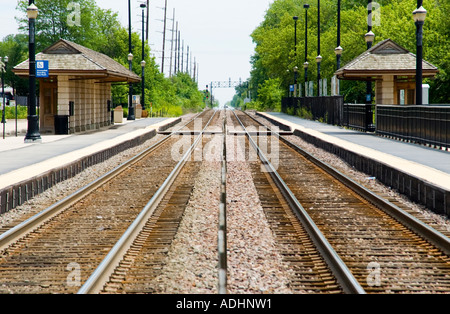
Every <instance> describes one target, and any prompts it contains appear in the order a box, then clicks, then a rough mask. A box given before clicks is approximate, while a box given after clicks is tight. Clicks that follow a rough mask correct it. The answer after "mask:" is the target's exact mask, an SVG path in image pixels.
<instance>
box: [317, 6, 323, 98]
mask: <svg viewBox="0 0 450 314" xmlns="http://www.w3.org/2000/svg"><path fill="white" fill-rule="evenodd" d="M316 62H317V97H319V96H320V94H321V93H320V64H321V63H322V56H321V55H320V0H317V57H316Z"/></svg>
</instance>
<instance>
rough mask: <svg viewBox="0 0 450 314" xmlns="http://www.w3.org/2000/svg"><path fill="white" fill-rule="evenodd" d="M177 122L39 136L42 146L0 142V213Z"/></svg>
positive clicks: (15, 139) (8, 139)
mask: <svg viewBox="0 0 450 314" xmlns="http://www.w3.org/2000/svg"><path fill="white" fill-rule="evenodd" d="M179 121H181V119H180V118H179V119H175V118H170V119H166V118H148V119H139V120H135V121H124V123H122V124H115V125H113V126H110V127H107V128H103V129H101V130H96V131H90V132H84V133H78V134H73V135H41V137H42V143H34V144H29V143H24V135H22V136H18V137H15V136H8V137H5V139H3V138H0V211H1V213H3V212H5V211H8V210H10V209H12V208H14V207H16V206H17V205H20V204H21V203H23V202H24V201H25V200H27V199H29V198H31V197H33V196H34V195H36V194H39V193H42V192H43V191H45V190H46V189H48V188H49V187H51V186H52V185H54V184H56V183H58V182H61V181H63V180H65V179H67V178H70V177H73V176H75V175H76V174H78V173H79V172H81V171H83V170H84V169H86V168H88V167H90V166H92V165H94V164H96V163H99V162H102V161H104V160H106V159H108V158H110V157H112V156H114V155H115V154H118V153H120V152H121V151H123V150H125V149H128V148H131V147H134V146H137V145H139V144H141V143H143V142H145V141H146V140H148V139H150V138H152V137H154V136H155V135H156V134H157V131H158V130H159V128H160V127H163V128H164V127H166V126H167V125H172V124H175V123H177V122H179Z"/></svg>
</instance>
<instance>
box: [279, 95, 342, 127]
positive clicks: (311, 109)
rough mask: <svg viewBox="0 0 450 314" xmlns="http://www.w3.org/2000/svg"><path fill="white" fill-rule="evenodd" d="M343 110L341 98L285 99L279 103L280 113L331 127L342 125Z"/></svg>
mask: <svg viewBox="0 0 450 314" xmlns="http://www.w3.org/2000/svg"><path fill="white" fill-rule="evenodd" d="M343 108H344V97H343V96H322V97H295V98H294V97H286V98H283V99H282V102H281V111H282V112H284V113H288V114H293V115H297V116H300V117H304V118H308V119H312V120H318V121H322V122H325V123H328V124H331V125H343V123H344V111H343Z"/></svg>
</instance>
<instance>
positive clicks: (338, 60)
mask: <svg viewBox="0 0 450 314" xmlns="http://www.w3.org/2000/svg"><path fill="white" fill-rule="evenodd" d="M343 52H344V49H342V47H341V0H338V3H337V47H336V48H335V49H334V53H335V54H336V71H337V70H339V69H340V68H341V56H342V53H343ZM333 93H334V94H337V95H340V87H339V80H338V79H336V87H335V90H334V91H333Z"/></svg>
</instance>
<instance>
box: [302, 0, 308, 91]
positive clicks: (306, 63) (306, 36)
mask: <svg viewBox="0 0 450 314" xmlns="http://www.w3.org/2000/svg"><path fill="white" fill-rule="evenodd" d="M303 8H304V9H305V63H303V68H304V69H305V83H306V82H308V66H309V63H308V9H309V4H304V5H303ZM305 96H306V93H305Z"/></svg>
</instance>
